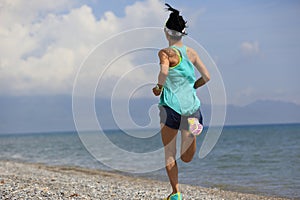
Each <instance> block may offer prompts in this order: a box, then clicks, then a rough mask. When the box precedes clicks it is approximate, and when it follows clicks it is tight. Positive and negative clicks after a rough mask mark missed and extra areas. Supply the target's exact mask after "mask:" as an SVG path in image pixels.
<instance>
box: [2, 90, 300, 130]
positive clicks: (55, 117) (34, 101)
mask: <svg viewBox="0 0 300 200" xmlns="http://www.w3.org/2000/svg"><path fill="white" fill-rule="evenodd" d="M157 101H158V98H151V99H132V100H130V102H129V108H128V109H129V112H130V116H131V117H132V120H133V121H134V122H135V123H137V124H140V125H141V126H143V125H147V124H148V123H149V121H150V120H151V119H150V118H149V113H148V111H149V109H150V107H151V106H153V105H154V104H156V103H157ZM124 106H126V105H124ZM95 107H96V113H97V116H98V121H99V123H100V124H101V127H102V128H103V129H114V128H117V125H116V123H115V122H114V118H113V115H112V113H111V101H110V100H108V99H96V101H95ZM210 109H211V108H210V105H202V112H203V115H204V120H205V124H206V125H208V124H209V119H210ZM0 110H1V111H0V133H11V132H41V131H42V132H45V131H65V130H75V125H74V121H73V113H72V97H71V96H68V95H58V96H22V97H14V96H0ZM157 117H158V116H157ZM273 123H274V124H275V123H280V124H281V123H300V105H297V104H294V103H289V102H282V101H272V100H259V101H256V102H253V103H251V104H249V105H246V106H235V105H228V106H227V112H226V121H225V125H246V124H273Z"/></svg>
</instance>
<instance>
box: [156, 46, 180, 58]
mask: <svg viewBox="0 0 300 200" xmlns="http://www.w3.org/2000/svg"><path fill="white" fill-rule="evenodd" d="M158 55H159V57H161V56H167V57H173V56H175V55H176V53H175V52H174V50H173V49H172V48H164V49H161V50H160V51H159V52H158Z"/></svg>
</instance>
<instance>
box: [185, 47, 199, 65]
mask: <svg viewBox="0 0 300 200" xmlns="http://www.w3.org/2000/svg"><path fill="white" fill-rule="evenodd" d="M186 52H187V55H188V57H189V59H190V61H192V63H194V62H195V61H196V60H197V58H198V53H197V52H196V51H195V50H194V49H193V48H191V47H187V48H186Z"/></svg>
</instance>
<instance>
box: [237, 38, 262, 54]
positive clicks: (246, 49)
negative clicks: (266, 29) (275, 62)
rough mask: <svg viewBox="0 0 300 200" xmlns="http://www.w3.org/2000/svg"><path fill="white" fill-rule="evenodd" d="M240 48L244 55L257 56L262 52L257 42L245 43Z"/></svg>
mask: <svg viewBox="0 0 300 200" xmlns="http://www.w3.org/2000/svg"><path fill="white" fill-rule="evenodd" d="M240 48H241V51H242V53H244V54H245V55H255V54H258V53H259V52H260V48H259V43H258V42H257V41H255V42H249V41H245V42H243V43H242V44H241V46H240Z"/></svg>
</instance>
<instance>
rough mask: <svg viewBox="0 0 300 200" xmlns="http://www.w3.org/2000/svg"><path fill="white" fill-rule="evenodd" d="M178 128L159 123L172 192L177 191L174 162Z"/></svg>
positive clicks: (176, 169)
mask: <svg viewBox="0 0 300 200" xmlns="http://www.w3.org/2000/svg"><path fill="white" fill-rule="evenodd" d="M177 133H178V130H177V129H172V128H170V127H168V126H165V125H163V124H161V137H162V142H163V144H164V150H165V162H166V171H167V174H168V177H169V180H170V183H171V186H172V189H173V192H172V194H175V193H177V192H179V184H178V168H177V163H176V136H177Z"/></svg>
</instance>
